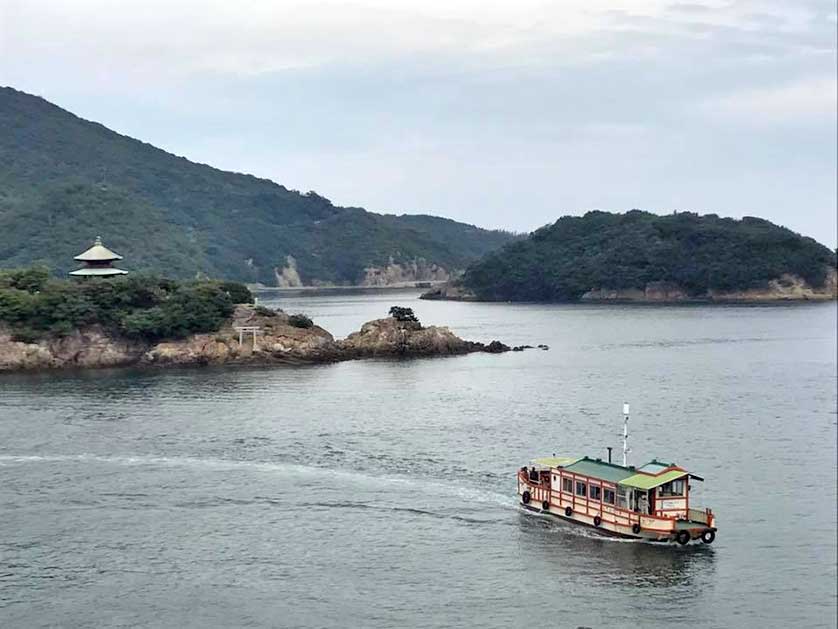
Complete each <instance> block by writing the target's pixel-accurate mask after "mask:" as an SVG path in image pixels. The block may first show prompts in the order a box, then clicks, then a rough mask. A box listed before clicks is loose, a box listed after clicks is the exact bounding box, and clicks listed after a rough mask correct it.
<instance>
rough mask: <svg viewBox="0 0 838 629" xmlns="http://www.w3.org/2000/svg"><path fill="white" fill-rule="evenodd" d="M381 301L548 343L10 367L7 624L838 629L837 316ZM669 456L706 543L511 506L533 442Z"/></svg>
mask: <svg viewBox="0 0 838 629" xmlns="http://www.w3.org/2000/svg"><path fill="white" fill-rule="evenodd" d="M261 303H263V304H266V305H274V306H281V307H283V308H285V309H286V310H287V311H289V312H306V313H307V314H309V315H310V316H312V318H313V319H314V320H315V322H316V323H318V324H320V325H323V326H324V327H326V328H327V329H329V330H330V331H332V332H334V333H335V334H336V335H337V336H344V335H346V334H348V333H350V332H351V331H352V330H354V329H357V328H358V327H360V325H361V323H363V322H364V321H366V320H368V319H372V318H375V317H380V316H384V315H386V313H387V310H388V309H389V307H390V306H391V305H403V306H410V307H412V308H414V310H415V311H416V313H417V315H418V316H419V317H420V319H421V320H422V321H423V323H425V324H442V325H449V326H450V327H451V328H452V329H453V330H454V331H455V332H456V333H457V334H459V335H461V336H463V337H465V338H469V339H472V340H479V341H484V342H486V341H490V340H493V339H499V340H502V341H504V342H506V343H508V344H510V345H519V344H529V345H537V344H539V343H543V344H547V345H548V346H549V348H550V349H549V350H548V351H542V350H538V349H535V350H528V351H525V352H520V353H518V352H516V353H507V354H503V355H488V354H474V355H469V356H461V357H451V358H434V359H421V360H407V361H392V360H366V361H354V362H346V363H340V364H334V365H320V366H310V367H279V368H203V369H168V370H155V369H148V370H137V369H123V370H105V371H87V372H76V373H59V372H55V373H41V374H20V375H8V374H7V375H4V376H2V377H0V517H2V520H0V521H2V526H0V626H3V627H46V626H73V627H103V626H130V627H239V626H251V627H300V628H317V627H370V628H374V627H481V628H491V627H498V628H501V627H518V626H532V625H544V626H553V627H577V626H588V627H634V628H636V627H673V626H686V627H785V626H801V627H834V626H835V622H836V593H835V592H836V590H835V587H836V306H835V304H834V303H830V304H812V305H795V306H725V307H720V306H665V307H650V306H586V305H510V304H467V303H447V302H424V301H419V300H418V299H417V291H408V292H399V293H382V294H378V295H363V296H359V295H354V296H353V295H344V296H341V295H331V296H328V297H293V298H283V297H276V296H274V295H266V296H263V297H262V301H261ZM623 402H630V403H631V407H632V418H631V421H630V432H631V436H630V446H631V453H630V455H629V456H630V462H631V463H637V464H641V463H643V462H645V461H646V460H648V459H651V458H658V459H661V460H665V461H673V462H677V463H678V464H680V465H682V466H684V467H686V468H687V469H689V470H691V471H693V472H695V473H696V474H698V475H700V476H702V477H705V478H706V482H705V483H703V484H702V483H699V482H697V481H693V490H694V492H695V495H694V496H693V500H692V501H693V502H694V503H699V504H702V505H706V506H710V507H712V508H713V509H714V511H715V513H716V516H717V522H718V527H719V533H718V537H717V539H716V542H715V543H714V544H713V545H711V546H705V545H702V544H697V545H690V546H687V547H684V548H681V547H676V546H668V545H665V546H661V545H652V544H645V543H637V542H621V541H614V540H610V539H606V538H601V537H597V536H595V535H592V534H591V533H589V532H587V531H586V530H582V529H578V528H575V527H573V526H569V525H567V524H563V523H561V522H558V521H555V520H554V519H552V518H548V517H544V516H534V515H531V514H529V513H526V512H523V511H522V510H521V509H520V507H519V506H518V503H517V499H516V495H515V472H516V470H517V469H518V468H519V467H520V466H521V465H523V464H525V463H526V462H527V461H528V460H529V459H530V458H532V457H535V456H538V455H551V454H553V453H556V454H558V455H565V454H566V455H584V454H588V455H591V456H602V457H606V456H607V454H606V449H605V448H606V446H614V448H615V452H617V451H618V450H619V448H620V446H621V436H620V433H621V431H622V417H621V415H620V413H621V409H622V404H623Z"/></svg>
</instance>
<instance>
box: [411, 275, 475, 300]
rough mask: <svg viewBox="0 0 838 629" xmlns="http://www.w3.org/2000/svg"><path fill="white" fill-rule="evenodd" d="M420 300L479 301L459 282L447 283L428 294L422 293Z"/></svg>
mask: <svg viewBox="0 0 838 629" xmlns="http://www.w3.org/2000/svg"><path fill="white" fill-rule="evenodd" d="M419 299H430V300H434V299H439V300H447V301H479V300H478V298H477V295H475V294H474V293H473V292H472V291H470V290H469V289H467V288H466V287H465V286H463V285H462V283H460V281H459V280H452V281H449V282H446V283H445V284H443V285H442V286H437V287H435V288H433V289H431V290H429V291H428V292H426V293H422V294H421V295H420V296H419Z"/></svg>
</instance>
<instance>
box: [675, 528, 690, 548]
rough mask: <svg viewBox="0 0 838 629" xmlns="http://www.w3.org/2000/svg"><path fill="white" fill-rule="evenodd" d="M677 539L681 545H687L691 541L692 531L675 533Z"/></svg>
mask: <svg viewBox="0 0 838 629" xmlns="http://www.w3.org/2000/svg"><path fill="white" fill-rule="evenodd" d="M675 541H676V542H678V543H679V544H680V545H681V546H686V545H687V544H688V543H689V541H690V532H689V531H678V533H677V534H676V535H675Z"/></svg>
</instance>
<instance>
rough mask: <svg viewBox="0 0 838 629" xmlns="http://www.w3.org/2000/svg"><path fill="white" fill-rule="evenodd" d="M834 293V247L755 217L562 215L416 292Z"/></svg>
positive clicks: (551, 295)
mask: <svg viewBox="0 0 838 629" xmlns="http://www.w3.org/2000/svg"><path fill="white" fill-rule="evenodd" d="M836 297H838V274H836V254H835V252H834V251H831V250H830V249H828V248H827V247H825V246H824V245H822V244H820V243H818V242H817V241H815V240H813V239H812V238H806V237H803V236H801V235H800V234H797V233H795V232H792V231H791V230H789V229H786V228H785V227H781V226H779V225H775V224H773V223H771V222H769V221H766V220H764V219H760V218H754V217H745V218H743V219H741V220H735V219H730V218H721V217H719V216H716V215H715V214H707V215H703V216H699V215H698V214H694V213H691V212H679V213H674V214H671V215H668V216H659V215H656V214H650V213H649V212H642V211H640V210H632V211H630V212H626V213H625V214H613V213H609V212H588V213H587V214H585V215H584V216H565V217H562V218H560V219H559V220H558V221H556V222H555V223H553V224H552V225H547V226H545V227H542V228H541V229H538V230H536V231H535V232H533V233H532V234H531V235H530V236H529V237H528V238H527V239H525V240H521V241H517V242H513V243H511V244H508V245H506V246H504V247H502V248H501V249H499V250H498V251H495V252H493V253H490V254H488V255H486V256H485V257H483V258H482V259H481V260H479V261H478V262H475V263H474V264H472V265H471V266H469V267H468V269H466V271H465V273H464V274H463V275H462V276H461V277H459V278H457V279H455V280H452V281H449V282H448V283H446V284H445V285H443V286H441V287H437V288H434V289H432V290H430V291H428V292H426V293H424V294H423V295H422V298H423V299H449V300H459V301H515V302H524V301H526V302H569V303H573V302H583V303H690V302H695V303H757V302H775V301H827V300H834V299H836Z"/></svg>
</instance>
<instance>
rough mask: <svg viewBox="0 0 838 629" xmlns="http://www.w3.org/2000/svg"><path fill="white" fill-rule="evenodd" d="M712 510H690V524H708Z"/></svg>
mask: <svg viewBox="0 0 838 629" xmlns="http://www.w3.org/2000/svg"><path fill="white" fill-rule="evenodd" d="M711 513H712V512H711V511H710V509H690V510H689V512H688V513H687V517H688V519H689V520H690V522H698V523H699V524H708V523H709V522H710V514H711Z"/></svg>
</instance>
